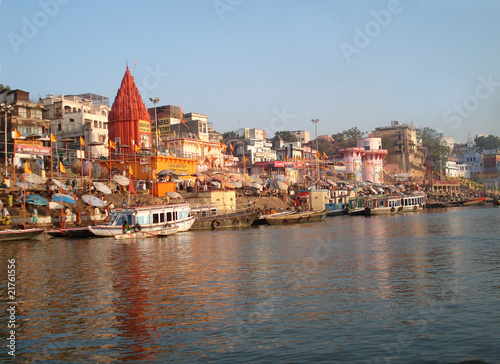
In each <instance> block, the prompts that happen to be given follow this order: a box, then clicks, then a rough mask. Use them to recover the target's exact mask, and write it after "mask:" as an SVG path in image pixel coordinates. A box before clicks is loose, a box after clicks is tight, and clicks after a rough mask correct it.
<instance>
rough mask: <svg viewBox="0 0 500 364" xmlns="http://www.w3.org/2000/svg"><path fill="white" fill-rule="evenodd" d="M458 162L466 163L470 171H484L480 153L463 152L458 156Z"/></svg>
mask: <svg viewBox="0 0 500 364" xmlns="http://www.w3.org/2000/svg"><path fill="white" fill-rule="evenodd" d="M458 163H459V164H466V165H468V166H469V171H470V173H483V172H484V164H483V157H482V156H481V153H476V152H469V153H464V154H462V155H460V156H459V157H458Z"/></svg>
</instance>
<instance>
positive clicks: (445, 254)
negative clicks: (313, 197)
mask: <svg viewBox="0 0 500 364" xmlns="http://www.w3.org/2000/svg"><path fill="white" fill-rule="evenodd" d="M499 226H500V208H492V207H476V208H474V207H469V208H455V209H446V210H445V209H443V210H436V211H431V210H429V212H426V213H409V214H400V215H394V216H373V217H361V216H359V217H358V216H356V217H354V216H353V217H350V216H340V217H332V218H327V220H326V221H324V222H318V223H310V224H302V225H290V226H272V227H271V226H261V227H256V228H249V229H242V230H218V231H206V232H199V231H196V232H186V233H180V234H177V235H174V236H169V237H165V238H162V239H158V238H150V239H144V240H140V241H137V242H125V241H115V240H114V239H109V238H95V239H83V240H69V239H56V238H50V237H48V236H47V237H43V238H40V239H38V240H32V241H27V242H12V243H2V244H1V245H0V256H1V257H2V258H3V259H2V262H3V263H2V265H3V267H2V270H3V271H4V273H3V278H2V287H1V294H0V298H1V299H2V303H4V307H8V306H7V302H9V298H8V297H7V280H6V278H7V269H8V264H9V263H8V262H7V259H15V284H16V292H15V295H16V297H15V299H16V302H17V306H16V310H15V322H16V328H15V337H16V339H15V352H14V354H15V355H16V356H15V357H12V355H11V354H12V351H11V350H10V349H9V348H8V347H7V344H8V343H9V340H7V339H8V338H7V336H8V335H9V332H7V331H8V330H10V329H8V328H7V327H8V323H7V322H8V321H7V320H8V319H9V313H8V312H7V311H5V310H3V312H4V314H3V316H2V321H1V322H2V332H3V335H2V338H3V342H4V343H3V344H2V348H1V349H0V361H1V362H3V363H8V362H24V363H31V362H35V361H38V362H47V363H54V362H56V363H65V362H99V363H111V362H158V363H160V362H166V361H173V362H207V363H210V362H213V363H234V362H245V363H249V362H260V363H276V362H288V363H290V362H301V363H306V362H335V363H355V362H359V363H409V362H414V363H415V362H433V363H459V362H463V361H466V360H473V359H475V360H478V361H483V362H499V360H500V346H499V344H500V310H499V307H500V239H499ZM9 351H10V352H11V354H9Z"/></svg>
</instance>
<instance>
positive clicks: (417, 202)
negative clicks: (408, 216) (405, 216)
mask: <svg viewBox="0 0 500 364" xmlns="http://www.w3.org/2000/svg"><path fill="white" fill-rule="evenodd" d="M401 206H402V209H401V212H417V211H422V210H423V209H424V206H425V193H424V192H415V193H411V194H409V195H404V196H402V197H401Z"/></svg>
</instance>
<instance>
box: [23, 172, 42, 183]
mask: <svg viewBox="0 0 500 364" xmlns="http://www.w3.org/2000/svg"><path fill="white" fill-rule="evenodd" d="M23 177H24V179H25V181H26V182H31V183H36V184H41V183H43V178H42V177H40V176H39V175H38V174H28V175H27V176H26V175H25V174H23Z"/></svg>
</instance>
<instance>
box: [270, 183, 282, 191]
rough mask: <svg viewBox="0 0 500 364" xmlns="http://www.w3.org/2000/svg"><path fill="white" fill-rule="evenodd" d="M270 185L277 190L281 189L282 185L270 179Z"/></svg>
mask: <svg viewBox="0 0 500 364" xmlns="http://www.w3.org/2000/svg"><path fill="white" fill-rule="evenodd" d="M269 185H270V186H271V187H272V188H274V189H275V190H279V189H280V186H279V185H278V184H277V183H276V182H274V181H269Z"/></svg>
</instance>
